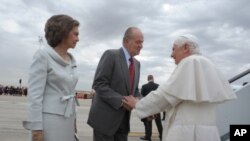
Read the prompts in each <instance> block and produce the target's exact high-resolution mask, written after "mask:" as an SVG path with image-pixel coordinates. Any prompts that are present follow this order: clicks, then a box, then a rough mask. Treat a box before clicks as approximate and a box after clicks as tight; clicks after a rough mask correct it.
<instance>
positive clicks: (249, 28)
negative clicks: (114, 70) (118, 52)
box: [0, 0, 250, 90]
mask: <svg viewBox="0 0 250 141" xmlns="http://www.w3.org/2000/svg"><path fill="white" fill-rule="evenodd" d="M54 14H67V15H70V16H72V17H73V18H75V19H77V20H78V21H79V22H80V24H81V25H80V27H79V30H80V41H79V43H78V44H77V46H76V48H75V49H74V50H70V52H71V53H72V54H73V55H74V56H75V58H76V60H77V62H78V63H77V64H78V74H79V82H78V84H77V89H78V90H90V89H91V84H92V80H93V77H94V73H95V69H96V66H97V64H98V61H99V59H100V57H101V55H102V53H103V51H104V50H106V49H110V48H120V47H121V45H122V44H121V42H122V36H123V33H124V31H125V30H126V29H127V28H128V27H129V26H137V27H139V28H140V29H141V30H142V32H143V33H144V40H145V41H144V47H143V49H142V51H141V53H140V55H139V56H136V58H137V59H138V60H139V61H140V62H141V78H140V87H141V85H142V84H144V83H146V82H147V80H146V79H147V75H148V74H153V75H154V76H155V81H156V82H157V83H159V84H161V83H163V82H164V81H166V80H167V79H168V78H169V76H170V74H171V72H172V71H173V70H174V68H175V64H174V61H173V60H172V59H171V58H170V54H171V47H172V42H173V40H174V38H175V37H176V36H178V35H182V34H193V35H195V36H196V37H197V38H198V39H199V44H200V47H201V50H202V53H203V55H204V56H206V57H208V58H210V59H211V60H212V61H213V62H214V63H215V64H216V65H217V66H218V68H219V69H220V70H221V71H222V73H223V74H224V75H225V77H226V78H227V79H229V78H232V77H233V76H235V75H237V74H238V73H240V72H242V71H245V70H247V69H249V68H250V40H249V38H250V1H249V0H237V1H236V0H235V1H233V0H213V1H212V0H181V1H176V0H1V5H0V43H1V45H0V66H1V67H0V84H3V85H14V86H18V85H19V82H18V81H19V79H20V78H21V79H22V80H23V81H22V82H23V83H22V85H24V86H26V85H27V81H28V71H29V66H30V64H31V61H32V56H33V54H34V53H35V51H36V50H37V49H39V47H40V46H44V44H46V40H44V39H43V43H39V36H41V37H43V36H44V31H43V29H44V24H45V22H46V20H47V19H48V18H49V17H50V16H52V15H54ZM244 81H250V77H249V76H247V77H245V78H243V79H241V80H239V81H237V82H235V83H234V85H241V84H242V82H244Z"/></svg>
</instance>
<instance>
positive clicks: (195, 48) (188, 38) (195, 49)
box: [174, 35, 201, 54]
mask: <svg viewBox="0 0 250 141" xmlns="http://www.w3.org/2000/svg"><path fill="white" fill-rule="evenodd" d="M174 44H175V45H177V47H183V46H184V44H188V45H189V47H190V53H191V54H201V52H200V47H199V45H198V43H197V38H196V37H195V36H194V35H182V36H179V37H177V39H176V40H175V41H174Z"/></svg>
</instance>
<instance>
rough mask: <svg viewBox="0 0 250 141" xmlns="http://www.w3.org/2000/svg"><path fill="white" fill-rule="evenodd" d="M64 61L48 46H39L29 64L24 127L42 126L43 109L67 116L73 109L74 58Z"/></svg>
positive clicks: (40, 127) (75, 79)
mask: <svg viewBox="0 0 250 141" xmlns="http://www.w3.org/2000/svg"><path fill="white" fill-rule="evenodd" d="M68 55H69V56H70V58H71V62H65V61H64V60H63V59H62V58H61V57H60V56H59V54H58V53H56V52H55V50H54V49H53V48H51V47H44V48H42V49H39V50H38V51H37V52H36V53H35V55H34V57H33V61H32V64H31V67H30V72H29V81H28V120H27V121H24V127H25V128H26V129H29V130H42V129H43V126H42V122H43V116H42V114H43V113H51V114H58V115H63V116H65V117H69V116H71V115H72V113H74V111H75V97H74V96H75V86H76V84H77V81H78V77H77V76H76V62H75V59H74V57H73V56H72V55H71V54H70V53H68Z"/></svg>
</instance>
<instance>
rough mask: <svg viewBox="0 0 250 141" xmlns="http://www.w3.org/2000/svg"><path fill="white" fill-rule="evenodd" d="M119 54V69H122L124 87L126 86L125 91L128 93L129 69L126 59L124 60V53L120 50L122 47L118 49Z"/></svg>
mask: <svg viewBox="0 0 250 141" xmlns="http://www.w3.org/2000/svg"><path fill="white" fill-rule="evenodd" d="M119 56H120V58H119V59H120V62H121V69H122V72H123V74H124V75H123V76H124V80H125V83H126V88H127V93H128V94H129V89H130V86H129V80H128V78H129V71H128V64H127V61H126V57H125V54H124V52H123V50H122V48H120V49H119Z"/></svg>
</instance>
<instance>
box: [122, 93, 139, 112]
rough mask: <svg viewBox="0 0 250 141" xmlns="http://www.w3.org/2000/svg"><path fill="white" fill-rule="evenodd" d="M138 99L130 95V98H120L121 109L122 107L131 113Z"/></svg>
mask: <svg viewBox="0 0 250 141" xmlns="http://www.w3.org/2000/svg"><path fill="white" fill-rule="evenodd" d="M138 100H139V99H138V98H136V97H134V96H132V95H130V96H124V97H123V98H122V107H124V108H125V109H126V110H128V111H131V110H133V109H134V108H135V105H136V103H137V101H138Z"/></svg>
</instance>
